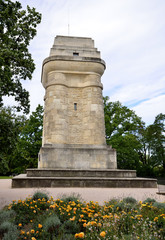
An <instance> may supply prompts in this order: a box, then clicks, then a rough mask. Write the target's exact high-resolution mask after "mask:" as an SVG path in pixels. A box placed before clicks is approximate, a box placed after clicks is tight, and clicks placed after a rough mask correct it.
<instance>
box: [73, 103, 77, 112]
mask: <svg viewBox="0 0 165 240" xmlns="http://www.w3.org/2000/svg"><path fill="white" fill-rule="evenodd" d="M74 110H75V111H77V103H74Z"/></svg>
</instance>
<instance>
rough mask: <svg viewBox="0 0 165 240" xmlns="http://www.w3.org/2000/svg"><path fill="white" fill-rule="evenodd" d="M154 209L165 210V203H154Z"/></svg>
mask: <svg viewBox="0 0 165 240" xmlns="http://www.w3.org/2000/svg"><path fill="white" fill-rule="evenodd" d="M153 207H156V208H159V209H163V210H165V203H159V202H154V204H153Z"/></svg>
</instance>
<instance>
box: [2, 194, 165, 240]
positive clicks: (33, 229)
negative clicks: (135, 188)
mask: <svg viewBox="0 0 165 240" xmlns="http://www.w3.org/2000/svg"><path fill="white" fill-rule="evenodd" d="M152 202H154V204H152V203H148V202H146V203H142V202H137V201H136V200H135V199H134V198H132V197H127V198H124V199H123V200H120V201H119V200H116V199H112V200H110V201H109V202H106V203H105V204H104V205H101V206H100V205H99V204H98V203H97V202H93V201H91V202H89V203H86V202H83V203H80V201H78V200H77V201H76V202H74V201H69V202H64V201H63V200H61V199H57V200H54V199H53V198H52V197H51V198H50V199H49V200H48V201H46V200H41V199H36V200H33V199H32V198H27V199H26V200H23V201H22V200H19V201H18V202H16V201H13V202H12V203H11V204H10V205H9V206H8V209H9V211H11V209H14V210H15V211H16V213H17V214H16V215H15V217H14V218H13V217H12V219H9V220H7V222H8V223H6V220H5V219H3V221H2V223H1V226H2V231H3V232H2V235H1V238H2V237H5V236H7V235H4V232H5V231H6V234H8V237H10V236H11V235H9V232H8V229H9V226H10V227H11V228H12V226H13V229H14V227H16V226H17V229H16V232H18V234H19V235H18V236H17V237H16V238H15V239H27V240H31V239H37V240H44V239H52V240H53V239H57V240H67V239H68V240H69V239H82V238H83V239H87V240H90V239H106V240H116V239H123V240H125V239H131V240H132V239H146V240H149V239H160V240H163V239H164V238H165V208H164V206H163V204H162V203H158V202H155V200H154V201H152ZM162 206H163V207H162ZM27 214H29V218H28V219H27ZM61 216H63V220H62V221H61ZM14 234H15V232H13V235H14ZM3 235H4V236H3ZM3 239H10V238H3ZM11 239H13V238H11Z"/></svg>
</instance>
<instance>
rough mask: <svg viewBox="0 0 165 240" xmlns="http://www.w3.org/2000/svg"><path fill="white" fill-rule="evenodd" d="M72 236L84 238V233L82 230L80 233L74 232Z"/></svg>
mask: <svg viewBox="0 0 165 240" xmlns="http://www.w3.org/2000/svg"><path fill="white" fill-rule="evenodd" d="M74 236H75V238H84V236H85V234H84V233H83V232H80V233H76V234H75V235H74Z"/></svg>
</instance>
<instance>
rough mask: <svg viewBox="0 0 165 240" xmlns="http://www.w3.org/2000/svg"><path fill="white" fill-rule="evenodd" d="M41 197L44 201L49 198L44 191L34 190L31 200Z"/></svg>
mask: <svg viewBox="0 0 165 240" xmlns="http://www.w3.org/2000/svg"><path fill="white" fill-rule="evenodd" d="M43 198H44V199H45V200H46V201H48V200H49V196H48V195H47V194H46V193H43V192H39V191H37V192H35V193H34V194H33V197H32V199H33V200H38V199H43Z"/></svg>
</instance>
